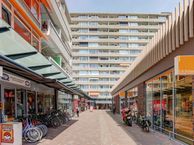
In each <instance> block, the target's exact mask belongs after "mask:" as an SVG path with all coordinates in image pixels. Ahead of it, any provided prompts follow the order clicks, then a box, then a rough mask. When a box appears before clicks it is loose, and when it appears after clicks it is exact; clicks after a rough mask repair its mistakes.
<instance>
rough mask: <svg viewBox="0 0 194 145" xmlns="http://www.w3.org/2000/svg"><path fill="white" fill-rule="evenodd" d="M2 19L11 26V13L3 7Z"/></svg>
mask: <svg viewBox="0 0 194 145" xmlns="http://www.w3.org/2000/svg"><path fill="white" fill-rule="evenodd" d="M2 19H3V20H4V21H5V22H7V23H8V24H9V25H11V13H10V12H9V10H8V9H7V8H5V7H4V6H3V7H2Z"/></svg>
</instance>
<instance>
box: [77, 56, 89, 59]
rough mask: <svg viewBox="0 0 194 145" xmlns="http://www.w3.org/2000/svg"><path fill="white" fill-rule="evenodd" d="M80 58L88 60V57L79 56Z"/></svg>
mask: <svg viewBox="0 0 194 145" xmlns="http://www.w3.org/2000/svg"><path fill="white" fill-rule="evenodd" d="M79 59H80V60H88V57H84V56H81V57H79Z"/></svg>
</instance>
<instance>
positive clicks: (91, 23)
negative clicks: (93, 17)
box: [89, 22, 98, 26]
mask: <svg viewBox="0 0 194 145" xmlns="http://www.w3.org/2000/svg"><path fill="white" fill-rule="evenodd" d="M89 25H90V26H97V25H98V22H89Z"/></svg>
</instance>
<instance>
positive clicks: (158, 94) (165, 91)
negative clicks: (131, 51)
mask: <svg viewBox="0 0 194 145" xmlns="http://www.w3.org/2000/svg"><path fill="white" fill-rule="evenodd" d="M193 83H194V82H193V78H192V76H175V74H174V71H173V70H169V71H167V72H165V73H162V74H160V75H158V76H157V77H154V78H152V79H150V80H148V81H147V82H145V85H146V115H147V116H148V118H149V119H150V121H151V122H152V127H153V129H156V130H159V131H161V132H163V133H166V134H168V135H171V136H173V137H175V138H177V139H180V140H182V141H184V142H186V143H188V144H192V143H193V137H194V136H193V133H194V132H193V115H192V114H193V109H192V108H193V106H192V104H193V95H192V89H193V87H192V86H193Z"/></svg>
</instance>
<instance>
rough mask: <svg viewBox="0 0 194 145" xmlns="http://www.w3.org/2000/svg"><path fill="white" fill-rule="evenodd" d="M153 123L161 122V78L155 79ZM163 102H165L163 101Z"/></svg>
mask: <svg viewBox="0 0 194 145" xmlns="http://www.w3.org/2000/svg"><path fill="white" fill-rule="evenodd" d="M152 85H153V102H152V103H153V124H154V126H158V127H159V126H160V123H161V117H160V113H161V111H160V110H161V108H160V104H161V102H160V78H158V79H155V80H153V84H152ZM162 103H163V102H162Z"/></svg>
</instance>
